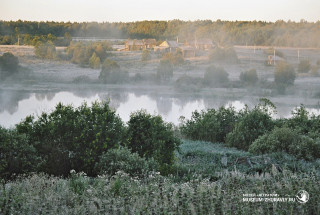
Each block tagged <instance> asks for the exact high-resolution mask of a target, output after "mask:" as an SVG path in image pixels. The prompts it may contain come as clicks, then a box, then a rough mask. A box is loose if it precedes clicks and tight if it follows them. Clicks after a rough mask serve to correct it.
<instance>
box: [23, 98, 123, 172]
mask: <svg viewBox="0 0 320 215" xmlns="http://www.w3.org/2000/svg"><path fill="white" fill-rule="evenodd" d="M17 130H18V132H19V133H20V134H21V135H25V136H26V137H27V138H28V140H29V144H30V145H33V146H34V147H35V148H36V150H37V152H38V155H39V156H41V158H42V160H43V163H42V164H41V166H40V171H43V172H46V173H49V174H53V175H68V174H69V172H70V170H71V169H74V170H76V171H77V172H80V171H83V172H85V173H87V174H88V175H90V176H93V175H96V173H95V172H94V165H95V163H97V162H98V161H99V156H100V155H101V154H102V153H103V152H106V151H108V150H109V149H112V148H115V147H119V144H120V143H121V142H122V141H123V134H124V133H125V128H124V126H123V123H122V121H121V119H120V117H119V116H118V115H116V113H115V111H114V110H112V109H111V108H110V107H109V104H108V103H98V102H95V103H92V106H91V107H88V106H87V104H86V103H84V104H82V105H81V106H80V107H78V108H74V107H72V106H69V105H68V106H64V105H62V104H61V103H59V104H58V105H57V106H56V108H55V110H54V111H53V112H51V113H49V114H48V113H42V115H41V116H40V117H39V118H38V119H37V120H34V117H27V118H26V119H25V120H24V121H23V122H21V123H20V124H18V125H17Z"/></svg>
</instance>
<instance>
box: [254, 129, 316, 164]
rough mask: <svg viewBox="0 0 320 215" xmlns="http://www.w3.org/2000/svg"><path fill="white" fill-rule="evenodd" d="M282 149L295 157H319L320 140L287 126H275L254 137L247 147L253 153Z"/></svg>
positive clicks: (308, 158)
mask: <svg viewBox="0 0 320 215" xmlns="http://www.w3.org/2000/svg"><path fill="white" fill-rule="evenodd" d="M279 151H283V152H286V153H289V154H291V155H294V156H296V157H297V158H300V159H301V158H302V159H306V160H312V159H316V158H320V141H319V139H318V140H313V139H312V138H310V137H307V136H303V135H299V134H298V133H297V132H296V131H294V130H291V129H290V128H287V127H282V128H275V129H274V130H273V131H272V132H270V134H264V135H262V136H260V137H259V138H258V139H256V140H255V141H254V142H253V143H252V145H251V146H250V148H249V152H251V153H254V154H266V153H271V152H279Z"/></svg>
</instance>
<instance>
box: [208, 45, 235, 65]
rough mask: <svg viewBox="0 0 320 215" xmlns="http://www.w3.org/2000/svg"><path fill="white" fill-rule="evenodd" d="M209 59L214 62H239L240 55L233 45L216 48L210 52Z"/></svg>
mask: <svg viewBox="0 0 320 215" xmlns="http://www.w3.org/2000/svg"><path fill="white" fill-rule="evenodd" d="M209 60H210V61H213V62H214V63H216V62H218V63H237V62H238V56H237V53H236V51H235V50H234V48H233V47H229V48H219V47H216V48H214V49H213V50H212V51H211V52H210V54H209Z"/></svg>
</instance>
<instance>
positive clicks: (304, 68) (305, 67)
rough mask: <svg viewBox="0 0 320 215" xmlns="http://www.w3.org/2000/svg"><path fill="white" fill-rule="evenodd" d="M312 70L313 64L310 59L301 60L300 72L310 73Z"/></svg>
mask: <svg viewBox="0 0 320 215" xmlns="http://www.w3.org/2000/svg"><path fill="white" fill-rule="evenodd" d="M310 70H311V64H310V61H309V60H306V59H304V60H300V63H299V64H298V72H299V73H308V72H309V71H310Z"/></svg>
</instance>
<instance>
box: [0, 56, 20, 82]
mask: <svg viewBox="0 0 320 215" xmlns="http://www.w3.org/2000/svg"><path fill="white" fill-rule="evenodd" d="M18 70H19V60H18V58H17V57H16V56H14V55H13V54H12V53H10V52H6V53H4V54H3V55H2V56H0V80H4V79H5V78H7V77H9V76H11V75H14V74H16V73H17V72H18Z"/></svg>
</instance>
